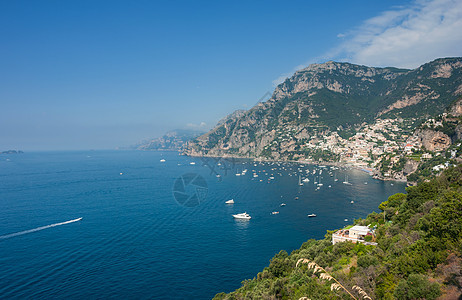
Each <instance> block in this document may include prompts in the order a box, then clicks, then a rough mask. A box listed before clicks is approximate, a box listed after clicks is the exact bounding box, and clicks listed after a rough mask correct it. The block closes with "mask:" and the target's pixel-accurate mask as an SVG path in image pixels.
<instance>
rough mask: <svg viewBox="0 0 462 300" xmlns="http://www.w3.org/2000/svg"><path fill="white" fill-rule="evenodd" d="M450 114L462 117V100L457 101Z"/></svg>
mask: <svg viewBox="0 0 462 300" xmlns="http://www.w3.org/2000/svg"><path fill="white" fill-rule="evenodd" d="M449 113H450V114H451V115H453V116H455V117H460V116H462V99H459V100H457V101H456V102H455V103H454V104H453V105H452V107H451V109H450V111H449Z"/></svg>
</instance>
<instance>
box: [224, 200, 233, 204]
mask: <svg viewBox="0 0 462 300" xmlns="http://www.w3.org/2000/svg"><path fill="white" fill-rule="evenodd" d="M225 204H234V199H231V200H228V201H226V202H225Z"/></svg>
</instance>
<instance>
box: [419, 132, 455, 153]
mask: <svg viewBox="0 0 462 300" xmlns="http://www.w3.org/2000/svg"><path fill="white" fill-rule="evenodd" d="M416 134H417V136H418V137H419V139H420V142H421V144H422V145H423V146H424V147H425V149H426V150H428V151H432V152H434V151H444V150H446V149H447V148H448V147H449V146H451V138H450V137H449V136H448V135H447V134H444V133H443V132H441V131H434V130H418V131H417V132H416Z"/></svg>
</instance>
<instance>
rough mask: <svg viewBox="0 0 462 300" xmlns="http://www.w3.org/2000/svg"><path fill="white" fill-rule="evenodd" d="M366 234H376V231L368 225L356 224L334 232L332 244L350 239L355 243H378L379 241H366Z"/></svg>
mask: <svg viewBox="0 0 462 300" xmlns="http://www.w3.org/2000/svg"><path fill="white" fill-rule="evenodd" d="M366 235H371V236H373V235H374V232H373V231H372V230H371V229H370V228H369V227H367V226H359V225H355V226H353V227H351V228H349V229H341V230H339V231H337V232H336V233H334V234H332V244H334V245H335V244H336V243H339V242H346V241H350V242H353V243H363V244H366V245H377V243H373V242H366V241H365V240H364V237H365V236H366Z"/></svg>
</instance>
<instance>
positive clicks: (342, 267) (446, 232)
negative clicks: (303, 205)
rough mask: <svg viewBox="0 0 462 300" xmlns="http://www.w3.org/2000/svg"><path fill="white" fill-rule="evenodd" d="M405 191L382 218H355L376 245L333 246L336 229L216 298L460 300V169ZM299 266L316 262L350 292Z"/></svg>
mask: <svg viewBox="0 0 462 300" xmlns="http://www.w3.org/2000/svg"><path fill="white" fill-rule="evenodd" d="M406 191H407V194H395V195H393V196H390V197H389V198H388V200H387V201H385V202H383V203H382V204H380V206H379V208H380V209H381V211H382V212H380V213H375V212H373V213H371V214H369V216H368V217H367V218H366V219H364V220H362V219H359V220H355V224H359V225H369V224H370V225H371V226H375V225H377V230H376V234H377V242H378V246H377V247H375V246H365V245H363V244H353V243H351V242H343V243H338V244H335V245H332V243H331V236H332V233H333V231H328V232H327V234H326V236H325V239H323V240H318V241H317V240H309V241H307V242H305V243H303V245H302V246H301V247H300V249H297V250H294V251H293V252H292V253H291V254H290V255H288V253H287V252H285V251H281V252H279V253H278V254H276V255H275V256H274V257H273V258H272V259H271V261H270V264H269V266H268V267H266V268H265V269H264V270H263V271H262V272H260V273H258V275H257V277H256V278H254V279H251V280H245V281H243V282H242V287H241V288H239V289H237V290H236V291H234V292H232V293H229V294H225V293H220V294H217V295H216V296H215V298H214V299H300V298H302V297H307V298H309V299H351V298H352V296H353V297H355V298H356V299H364V297H363V296H361V294H360V293H359V290H358V289H357V288H354V287H355V286H356V287H360V290H362V291H363V292H364V293H365V294H367V295H368V296H370V297H371V298H372V299H436V298H438V297H440V298H441V299H457V298H458V297H459V296H460V295H461V294H462V258H461V254H462V166H461V165H459V166H457V167H454V168H451V169H449V170H446V171H445V172H444V173H443V174H442V175H441V176H439V177H437V178H435V179H432V180H431V181H429V182H423V183H420V184H419V185H418V186H414V187H408V188H407V189H406ZM303 259H305V260H303ZM304 261H306V262H308V261H309V262H314V263H315V264H316V265H317V266H319V267H321V268H322V270H324V271H322V272H325V273H327V274H329V276H332V277H333V278H335V280H336V281H338V283H340V284H341V285H342V286H344V287H345V288H346V289H347V290H348V291H345V290H343V289H336V288H331V287H332V282H331V281H329V280H325V277H326V276H325V275H323V276H320V274H321V273H322V272H321V273H319V272H318V271H317V270H319V269H316V268H315V267H314V265H313V264H312V265H311V266H312V267H308V266H306V265H305V264H302V265H301V266H300V262H304ZM297 263H298V264H297ZM325 273H323V274H325ZM321 277H323V278H321ZM349 293H351V296H350V295H349ZM307 298H305V299H307Z"/></svg>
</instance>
